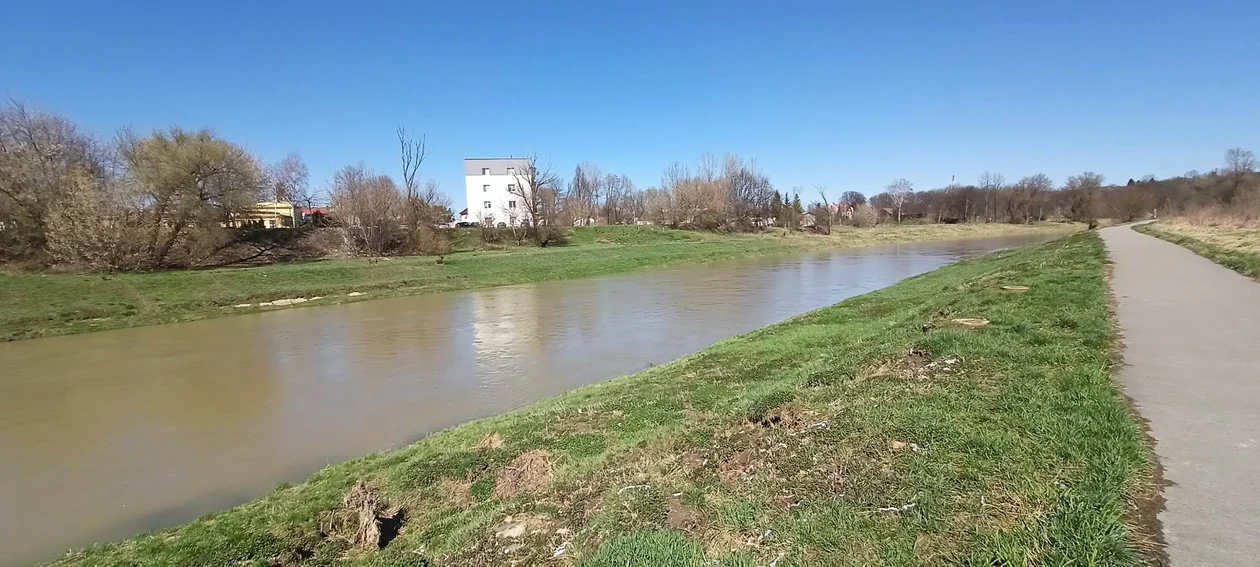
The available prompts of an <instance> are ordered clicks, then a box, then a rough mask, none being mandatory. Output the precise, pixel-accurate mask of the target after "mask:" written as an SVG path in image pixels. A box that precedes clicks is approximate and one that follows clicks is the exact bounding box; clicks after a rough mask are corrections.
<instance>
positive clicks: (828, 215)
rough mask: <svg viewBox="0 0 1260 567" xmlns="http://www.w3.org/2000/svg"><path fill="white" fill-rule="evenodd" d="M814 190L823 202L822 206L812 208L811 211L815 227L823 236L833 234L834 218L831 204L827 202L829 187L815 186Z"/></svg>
mask: <svg viewBox="0 0 1260 567" xmlns="http://www.w3.org/2000/svg"><path fill="white" fill-rule="evenodd" d="M814 190H815V191H817V192H818V198H819V200H821V201H822V202H821V203H820V206H816V207H812V208H813V210H811V211H810V213H812V214H813V215H814V226H816V227H818V230H819V231H820V232H822V233H823V234H831V223H832V220H834V216H833V214H832V211H831V202H830V201H828V200H827V186H826V185H825V184H821V183H819V184H815V185H814Z"/></svg>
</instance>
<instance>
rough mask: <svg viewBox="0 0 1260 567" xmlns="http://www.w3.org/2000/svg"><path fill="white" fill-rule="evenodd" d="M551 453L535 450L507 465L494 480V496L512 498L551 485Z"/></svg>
mask: <svg viewBox="0 0 1260 567" xmlns="http://www.w3.org/2000/svg"><path fill="white" fill-rule="evenodd" d="M551 475H552V468H551V453H549V452H547V451H543V450H541V449H535V450H533V451H530V452H528V453H525V454H523V455H521V456H519V457H517V458H515V459H513V460H512V462H511V463H508V465H507V466H506V467H504V468H503V470H502V471H500V472H499V475H498V476H497V477H496V478H495V483H494V495H495V497H497V498H513V497H515V496H518V495H520V494H527V493H534V492H538V491H539V490H540V489H542V488H544V487H546V486H549V485H550V484H551Z"/></svg>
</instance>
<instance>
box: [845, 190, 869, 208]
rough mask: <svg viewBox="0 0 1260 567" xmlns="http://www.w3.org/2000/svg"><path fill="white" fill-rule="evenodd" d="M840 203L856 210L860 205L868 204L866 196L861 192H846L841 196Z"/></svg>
mask: <svg viewBox="0 0 1260 567" xmlns="http://www.w3.org/2000/svg"><path fill="white" fill-rule="evenodd" d="M840 202H841V203H844V204H845V205H848V206H849V207H850V208H856V207H857V206H858V205H865V204H866V195H864V194H862V193H861V192H860V191H845V192H844V193H841V194H840Z"/></svg>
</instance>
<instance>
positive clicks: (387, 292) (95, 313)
mask: <svg viewBox="0 0 1260 567" xmlns="http://www.w3.org/2000/svg"><path fill="white" fill-rule="evenodd" d="M1056 229H1058V230H1066V229H1067V227H1062V226H1042V227H1033V228H1025V227H1017V226H1015V227H1013V226H1010V225H954V226H945V225H939V226H925V227H897V228H883V229H873V230H862V231H854V230H850V231H845V232H841V233H838V234H837V235H836V236H833V237H821V236H814V237H809V236H792V237H785V238H780V237H772V236H746V235H718V234H705V233H696V232H685V231H678V230H669V229H660V228H655V227H599V228H583V229H577V230H575V231H574V235H573V245H571V246H565V247H554V248H545V249H539V248H518V249H511V250H501V251H473V252H461V253H457V254H453V255H451V256H449V257H448V258H447V263H446V264H444V265H439V264H437V263H436V262H435V259H434V258H431V257H428V258H426V257H412V258H396V259H388V260H380V261H369V260H364V259H358V260H328V261H321V262H308V263H298V264H286V265H275V266H267V267H261V268H251V269H225V270H201V271H178V272H156V273H137V274H119V275H109V276H103V275H99V274H3V273H0V305H3V308H0V340H16V339H24V338H33V337H40V336H49V335H61V334H70V333H78V332H86V331H97V330H104V329H112V328H119V327H134V326H140V325H151V324H156V323H170V322H176V321H189V320H194V319H205V318H209V317H221V316H224V315H236V314H241V313H247V312H251V311H256V310H258V309H260V308H257V307H253V308H239V309H238V308H234V307H232V306H233V305H236V304H243V303H258V302H263V301H271V300H274V299H282V298H293V297H307V298H309V297H315V296H325V297H328V299H324V300H321V301H320V302H318V303H336V302H343V301H349V300H351V298H347V297H345V294H346V293H348V292H356V291H357V292H359V293H363V294H365V295H364V296H362V297H361V299H368V298H373V297H387V296H399V295H415V294H420V293H431V292H438V291H448V290H455V289H467V288H474V287H490V286H498V285H510V284H518V283H528V282H534V281H541V280H557V279H568V278H580V277H589V276H598V275H605V274H612V273H618V272H627V271H631V270H637V269H643V268H651V267H662V266H671V265H678V264H687V263H695V262H708V261H714V260H723V259H730V258H739V257H746V256H755V255H761V254H772V253H777V252H789V251H792V250H801V249H808V248H821V247H828V246H863V245H872V244H881V243H887V242H908V241H915V240H932V239H942V238H957V237H966V236H985V235H991V234H1011V233H1020V232H1029V231H1033V230H1043V231H1044V230H1056ZM464 236H468V235H464ZM333 296H338V297H333ZM307 305H310V304H309V303H308V304H307Z"/></svg>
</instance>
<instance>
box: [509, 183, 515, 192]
mask: <svg viewBox="0 0 1260 567" xmlns="http://www.w3.org/2000/svg"><path fill="white" fill-rule="evenodd" d="M515 190H516V184H515V183H508V191H515Z"/></svg>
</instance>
